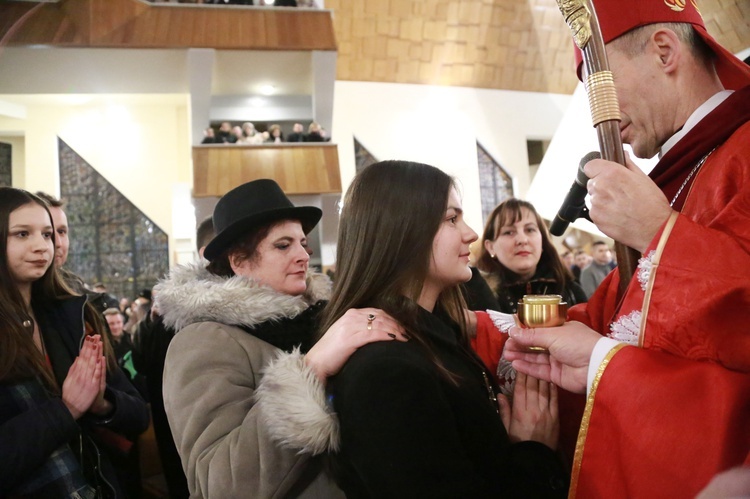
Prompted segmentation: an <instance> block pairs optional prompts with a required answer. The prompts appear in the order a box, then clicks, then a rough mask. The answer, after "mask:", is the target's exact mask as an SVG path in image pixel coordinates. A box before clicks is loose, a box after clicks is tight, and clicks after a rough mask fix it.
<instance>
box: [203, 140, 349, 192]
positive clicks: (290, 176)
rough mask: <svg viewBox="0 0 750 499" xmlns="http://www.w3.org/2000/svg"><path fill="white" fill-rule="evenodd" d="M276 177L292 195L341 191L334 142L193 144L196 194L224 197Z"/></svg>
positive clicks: (336, 150) (336, 151)
mask: <svg viewBox="0 0 750 499" xmlns="http://www.w3.org/2000/svg"><path fill="white" fill-rule="evenodd" d="M259 178H272V179H274V180H276V181H277V182H278V183H279V185H280V186H281V187H282V189H284V191H285V192H287V193H288V194H321V193H340V192H341V176H340V173H339V163H338V149H337V147H336V146H335V145H332V144H323V145H309V146H307V145H304V146H303V145H293V146H291V145H290V146H283V145H282V146H276V145H274V146H196V147H193V195H194V196H195V197H206V196H221V195H223V194H224V193H226V192H227V191H229V190H230V189H232V188H234V187H236V186H238V185H240V184H242V183H244V182H249V181H250V180H255V179H259Z"/></svg>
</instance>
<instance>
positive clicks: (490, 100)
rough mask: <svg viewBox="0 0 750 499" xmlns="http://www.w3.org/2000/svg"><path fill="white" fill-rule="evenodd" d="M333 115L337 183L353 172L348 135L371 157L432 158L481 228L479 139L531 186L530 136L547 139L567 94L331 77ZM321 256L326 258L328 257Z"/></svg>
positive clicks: (517, 183) (520, 191) (518, 189)
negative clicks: (453, 180) (456, 186)
mask: <svg viewBox="0 0 750 499" xmlns="http://www.w3.org/2000/svg"><path fill="white" fill-rule="evenodd" d="M335 96H336V98H335V102H334V114H333V136H332V139H333V141H334V142H336V143H338V144H339V161H340V164H341V177H342V182H343V189H344V191H346V188H347V187H348V186H349V184H350V183H351V180H352V178H353V177H354V173H355V161H354V145H353V137H356V138H357V140H359V141H360V142H361V143H362V144H363V145H364V146H365V147H366V148H367V149H368V150H369V151H370V152H371V153H372V154H373V155H374V156H375V157H376V158H378V159H379V160H386V159H404V160H412V161H419V162H422V163H427V164H431V165H434V166H437V167H438V168H440V169H442V170H444V171H445V172H446V173H449V174H450V175H453V176H455V177H456V178H457V179H458V181H459V184H460V186H461V190H462V194H463V204H464V210H465V212H466V218H467V221H468V223H469V224H470V225H471V226H472V227H473V228H474V230H476V231H477V232H481V228H482V210H481V203H480V198H479V174H478V170H477V148H476V143H477V141H478V142H479V143H480V144H481V145H482V146H483V147H484V148H485V149H486V150H487V152H488V153H489V154H490V155H491V156H492V157H493V158H495V160H496V161H498V162H499V163H500V164H501V165H502V166H503V167H504V168H505V169H506V171H508V173H509V174H510V175H511V176H512V177H513V179H514V188H515V193H516V196H518V197H524V196H525V195H526V191H527V190H528V188H529V174H528V170H529V168H528V167H529V162H528V155H527V149H526V141H527V140H528V139H551V138H552V136H553V135H554V133H555V131H556V129H557V126H558V124H559V122H560V120H561V119H562V117H563V114H564V112H565V110H566V108H567V106H568V103H569V102H570V100H571V97H570V96H568V95H557V94H541V93H532V92H510V91H502V90H483V89H473V88H460V87H438V86H429V85H406V84H391V83H370V82H349V81H337V82H336V93H335ZM326 263H327V262H324V264H326Z"/></svg>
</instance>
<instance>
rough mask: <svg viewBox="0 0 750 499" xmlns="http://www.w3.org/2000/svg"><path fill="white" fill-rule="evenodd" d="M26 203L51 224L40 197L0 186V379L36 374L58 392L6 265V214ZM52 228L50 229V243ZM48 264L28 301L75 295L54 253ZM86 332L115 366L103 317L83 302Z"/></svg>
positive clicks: (8, 217)
mask: <svg viewBox="0 0 750 499" xmlns="http://www.w3.org/2000/svg"><path fill="white" fill-rule="evenodd" d="M27 204H38V205H39V206H41V207H42V208H44V209H45V211H46V212H47V216H48V217H49V219H50V224H52V216H51V215H50V213H49V208H48V207H47V204H46V203H45V201H44V200H42V199H41V198H39V197H38V196H36V195H34V194H32V193H30V192H27V191H24V190H22V189H15V188H12V187H0V382H3V383H5V382H14V381H19V380H22V379H28V378H33V377H37V376H38V377H39V378H40V379H41V380H42V381H43V382H44V383H45V385H46V386H47V387H48V388H49V389H51V390H53V391H59V390H60V388H61V387H59V386H58V385H57V382H56V381H55V377H54V375H53V373H52V370H51V369H50V367H49V365H48V364H47V361H46V359H45V358H44V356H43V355H42V353H41V352H40V351H39V349H38V348H37V347H36V345H35V344H34V340H33V330H31V329H30V328H29V327H25V326H24V325H23V324H24V322H25V321H31V320H32V317H33V313H32V311H31V310H30V309H29V307H28V306H27V305H26V303H25V302H24V300H23V297H22V296H21V293H20V292H19V290H18V286H17V285H16V283H15V281H14V280H13V278H12V276H11V274H10V269H9V268H8V248H7V246H8V229H9V226H10V214H11V212H13V211H15V210H16V209H18V208H20V207H22V206H25V205H27ZM54 234H55V231H54V230H53V231H52V238H53V242H54V237H55V236H54ZM51 258H52V260H53V261H52V264H51V265H50V266H49V268H48V269H47V271H46V272H45V273H44V275H42V277H41V278H39V279H38V280H36V281H35V282H34V283H32V285H31V303H32V304H37V303H38V304H46V303H51V302H53V301H55V300H59V299H65V298H70V297H72V296H76V295H74V294H73V292H72V291H71V290H70V288H69V287H68V286H67V285H66V284H65V282H64V281H63V280H62V278H61V277H60V274H59V272H58V271H57V269H56V268H55V263H54V253H53V254H52V255H51ZM84 317H85V319H86V323H87V334H101V335H102V341H103V342H104V351H105V355H106V356H107V359H108V368H109V369H112V368H114V366H115V365H116V364H115V362H114V356H113V355H112V348H111V346H110V344H109V341H108V335H107V334H106V333H105V328H104V327H103V320H102V319H101V317H99V316H98V314H97V313H96V311H95V310H94V309H93V307H91V306H90V305H88V304H87V308H86V310H85V311H84Z"/></svg>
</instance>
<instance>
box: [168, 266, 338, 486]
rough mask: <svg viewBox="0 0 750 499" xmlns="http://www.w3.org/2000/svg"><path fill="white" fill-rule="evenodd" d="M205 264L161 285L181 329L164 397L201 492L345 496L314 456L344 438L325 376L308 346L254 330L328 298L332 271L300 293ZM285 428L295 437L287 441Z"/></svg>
mask: <svg viewBox="0 0 750 499" xmlns="http://www.w3.org/2000/svg"><path fill="white" fill-rule="evenodd" d="M205 264H206V262H205V261H202V262H200V263H195V264H188V265H182V266H178V267H175V268H174V269H172V271H171V272H170V275H169V277H168V278H167V280H165V281H163V282H161V283H160V284H158V285H157V286H156V288H155V293H156V303H157V306H158V307H159V311H160V313H161V314H162V315H163V317H164V323H165V324H166V325H167V326H170V327H173V328H174V329H175V330H177V331H178V333H177V334H176V335H175V337H174V339H173V340H172V342H171V344H170V346H169V350H168V352H167V358H166V364H165V368H164V407H165V409H166V412H167V417H168V419H169V424H170V427H171V429H172V435H173V436H174V439H175V442H176V444H177V449H178V451H179V453H180V458H181V460H182V466H183V468H184V469H185V474H186V476H187V480H188V487H189V489H190V495H191V497H258V498H276V497H320V498H336V497H342V494H341V492H340V491H339V490H338V488H336V486H335V485H334V484H333V482H332V481H330V480H329V478H328V476H327V475H326V474H324V473H323V472H322V471H321V466H320V464H321V463H319V462H318V458H313V457H312V454H314V453H320V452H323V451H325V450H326V449H328V448H335V445H336V442H337V441H338V425H337V421H336V418H335V416H334V415H333V414H332V413H331V412H330V411H329V409H328V408H327V407H326V404H325V394H324V390H323V387H322V385H321V384H320V382H319V381H318V379H317V378H316V377H315V375H314V374H313V373H312V371H311V370H309V369H308V368H307V367H306V366H305V364H304V361H303V357H302V355H301V354H300V353H299V351H298V350H296V351H295V352H292V353H286V352H282V351H281V350H279V349H278V348H276V347H274V346H272V345H271V344H269V343H267V342H265V341H263V340H261V339H259V338H257V337H255V336H253V335H252V334H251V333H249V332H247V331H246V330H245V329H249V328H256V327H264V328H266V329H267V328H268V327H269V324H268V323H269V321H282V322H283V321H284V320H286V319H291V318H294V317H297V316H299V315H300V314H302V313H303V312H305V311H306V310H307V309H309V308H310V307H311V305H313V304H314V303H316V302H318V301H319V300H323V299H327V298H328V296H329V293H330V281H329V280H328V279H327V278H326V277H325V276H322V275H320V274H310V275H309V276H308V287H307V292H306V293H305V294H304V295H302V296H290V295H285V294H281V293H278V292H276V291H274V290H272V289H271V288H269V287H266V286H262V285H259V284H258V283H257V282H255V281H253V280H251V279H247V278H244V277H241V276H234V277H232V278H228V279H227V278H222V277H218V276H215V275H213V274H211V273H209V272H208V271H207V270H206V268H205ZM243 327H244V328H245V329H243ZM269 369H270V372H268V373H267V371H268V370H269ZM278 434H282V435H294V436H295V439H294V441H289V440H287V442H286V444H285V445H282V444H279V443H277V441H276V440H274V435H278Z"/></svg>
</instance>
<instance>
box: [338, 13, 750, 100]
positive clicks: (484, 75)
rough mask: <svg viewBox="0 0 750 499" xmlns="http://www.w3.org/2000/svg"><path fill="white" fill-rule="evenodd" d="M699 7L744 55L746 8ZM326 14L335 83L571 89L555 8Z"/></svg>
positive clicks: (749, 41)
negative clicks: (330, 22) (334, 50)
mask: <svg viewBox="0 0 750 499" xmlns="http://www.w3.org/2000/svg"><path fill="white" fill-rule="evenodd" d="M698 1H699V6H700V8H701V12H702V14H703V17H704V19H705V21H706V25H707V27H708V31H709V32H710V33H711V34H712V35H713V36H715V37H716V39H717V40H718V41H719V42H720V43H721V44H722V45H724V46H725V47H727V48H728V49H729V50H731V51H733V52H739V51H741V50H744V49H746V48H748V47H750V1H748V0H698ZM326 7H327V8H330V9H332V10H333V11H334V13H335V15H334V29H335V31H336V38H337V41H338V43H339V46H340V47H341V50H340V51H339V57H338V73H337V78H338V79H340V80H353V81H382V82H392V83H416V84H432V85H449V86H450V85H456V86H471V87H478V88H495V89H504V90H523V91H531V92H552V93H566V94H569V93H572V92H573V90H574V89H575V86H576V85H577V83H578V81H577V79H576V77H575V74H574V72H573V45H572V41H571V38H570V32H569V30H568V27H567V26H566V25H565V23H564V22H563V20H562V16H561V15H560V12H559V10H558V7H557V3H556V1H555V0H423V1H414V0H327V1H326ZM344 47H345V49H344ZM363 57H365V58H367V59H368V61H367V62H365V61H363V60H362V58H363ZM415 61H418V62H419V64H418V65H416V64H412V62H415Z"/></svg>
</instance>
